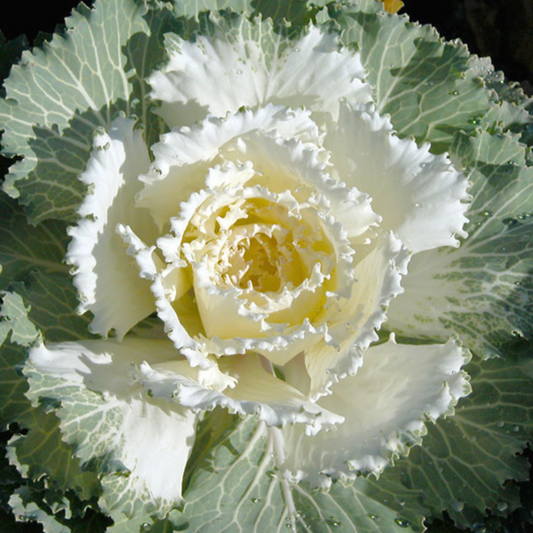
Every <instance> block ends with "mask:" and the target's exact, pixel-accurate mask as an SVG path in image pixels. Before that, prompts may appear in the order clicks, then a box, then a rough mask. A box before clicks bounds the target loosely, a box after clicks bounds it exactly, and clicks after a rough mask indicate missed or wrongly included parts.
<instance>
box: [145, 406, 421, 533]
mask: <svg viewBox="0 0 533 533" xmlns="http://www.w3.org/2000/svg"><path fill="white" fill-rule="evenodd" d="M220 415H221V413H220V412H219V411H214V412H213V413H211V414H209V415H207V417H206V420H205V421H204V423H203V424H202V426H200V429H199V434H198V436H197V440H196V449H199V448H205V449H207V450H208V451H207V453H205V454H204V457H203V458H202V459H201V460H200V461H199V462H198V465H197V467H196V469H195V471H194V473H193V475H192V478H191V480H190V483H189V487H188V489H187V491H186V492H185V500H186V505H185V508H184V510H183V513H179V512H177V511H173V512H172V513H171V515H170V517H169V519H170V520H171V521H172V522H173V523H174V525H175V527H176V529H177V530H179V531H191V532H193V531H202V532H203V533H210V532H213V533H215V532H216V533H223V532H224V533H237V532H246V533H248V532H250V533H253V532H258V533H259V532H263V531H272V532H276V531H287V530H297V531H301V532H312V533H322V532H328V533H335V532H341V531H342V532H352V533H366V532H368V533H370V532H372V533H399V532H402V531H404V532H409V531H421V530H422V522H421V521H422V519H423V516H424V515H423V513H424V511H425V509H424V508H423V507H422V506H420V504H418V502H417V500H416V498H417V496H418V493H417V492H416V491H414V490H409V489H406V488H405V487H404V486H403V485H402V484H401V483H400V482H399V480H398V479H396V477H394V475H392V476H383V478H382V479H381V480H379V481H376V480H374V479H364V478H360V479H358V480H356V481H355V482H354V483H350V484H348V485H346V486H344V485H342V484H341V483H340V482H338V483H335V484H333V487H332V488H331V490H330V492H329V493H322V492H320V491H317V490H311V489H310V488H309V487H308V486H307V485H306V484H304V483H301V484H299V485H293V484H290V483H288V482H287V481H286V480H284V479H283V477H282V475H281V474H280V472H279V471H278V470H276V461H277V458H278V455H277V453H278V452H276V450H275V445H274V444H273V442H274V441H273V440H272V433H271V432H272V431H277V430H276V429H275V428H274V429H269V428H266V427H265V426H263V425H262V424H258V423H257V421H256V420H255V419H254V418H251V417H248V418H247V419H245V420H243V421H242V422H240V423H237V424H236V425H233V426H228V425H226V424H224V423H223V424H222V425H221V426H220V427H218V429H215V428H216V425H217V424H218V421H217V419H218V418H219V416H220ZM293 528H295V529H293ZM151 531H156V529H155V527H154V529H153V530H151Z"/></svg>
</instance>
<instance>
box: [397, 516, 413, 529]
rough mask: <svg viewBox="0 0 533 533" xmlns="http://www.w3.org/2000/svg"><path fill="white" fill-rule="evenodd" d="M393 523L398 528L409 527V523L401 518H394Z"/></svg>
mask: <svg viewBox="0 0 533 533" xmlns="http://www.w3.org/2000/svg"><path fill="white" fill-rule="evenodd" d="M394 522H395V523H396V524H397V525H399V526H400V527H409V526H410V525H411V522H409V521H408V520H404V519H403V518H396V520H394Z"/></svg>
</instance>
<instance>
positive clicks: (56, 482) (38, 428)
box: [7, 407, 101, 500]
mask: <svg viewBox="0 0 533 533" xmlns="http://www.w3.org/2000/svg"><path fill="white" fill-rule="evenodd" d="M18 422H19V424H20V425H22V427H26V428H29V431H28V434H27V435H15V436H14V437H13V438H12V439H11V441H10V442H9V445H8V448H7V450H8V456H9V459H10V462H11V464H14V465H15V466H16V467H17V469H18V471H19V472H20V473H21V474H22V475H23V476H24V477H29V478H31V479H40V478H41V477H42V476H43V475H46V476H48V477H49V483H50V485H52V486H54V487H56V488H59V489H61V490H67V489H73V490H75V491H76V493H77V494H79V496H80V498H82V499H84V500H89V499H90V498H92V497H93V496H98V495H99V494H100V492H101V487H100V484H99V482H98V478H97V476H96V474H94V473H93V472H89V471H83V470H82V469H81V467H80V464H79V461H78V460H77V459H76V458H75V457H73V451H72V449H71V447H70V446H68V445H67V444H66V443H65V442H63V441H62V439H61V437H62V435H61V431H60V429H59V420H58V419H57V417H56V416H54V414H53V413H46V412H45V411H44V410H43V409H42V408H37V407H34V408H32V409H31V410H29V411H28V412H27V413H26V414H25V416H24V417H22V418H21V419H20V420H19V421H18Z"/></svg>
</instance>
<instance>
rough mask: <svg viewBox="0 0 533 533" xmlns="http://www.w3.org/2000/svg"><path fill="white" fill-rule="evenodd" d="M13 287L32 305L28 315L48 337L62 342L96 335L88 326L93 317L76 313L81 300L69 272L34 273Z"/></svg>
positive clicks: (51, 340) (46, 338)
mask: <svg viewBox="0 0 533 533" xmlns="http://www.w3.org/2000/svg"><path fill="white" fill-rule="evenodd" d="M11 289H13V290H16V291H17V293H18V294H20V295H21V296H22V297H23V298H24V301H25V302H26V303H28V304H29V317H30V319H31V321H32V322H33V324H35V325H36V326H37V327H38V328H39V329H40V331H41V332H42V334H43V337H44V339H45V340H47V341H50V342H61V341H72V340H75V339H90V338H94V335H92V334H91V333H90V332H89V329H88V327H89V324H90V322H91V316H90V315H89V314H87V313H86V314H84V315H79V314H78V313H76V307H77V305H78V299H77V296H76V291H75V289H74V286H73V285H72V281H71V279H70V276H69V275H68V274H67V275H65V274H61V273H57V272H53V273H50V274H42V273H40V272H34V273H32V274H30V275H29V276H28V277H27V278H26V280H25V282H24V283H23V284H22V283H14V284H12V285H11Z"/></svg>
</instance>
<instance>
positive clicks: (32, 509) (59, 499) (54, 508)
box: [10, 483, 110, 533]
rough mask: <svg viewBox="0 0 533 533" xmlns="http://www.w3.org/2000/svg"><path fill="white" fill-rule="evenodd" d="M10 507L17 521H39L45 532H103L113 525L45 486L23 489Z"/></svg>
mask: <svg viewBox="0 0 533 533" xmlns="http://www.w3.org/2000/svg"><path fill="white" fill-rule="evenodd" d="M10 504H11V505H12V508H13V512H14V513H15V515H16V517H17V520H19V521H24V522H28V521H36V522H40V523H41V524H42V525H43V528H44V532H45V533H49V532H57V533H103V532H104V531H105V530H106V526H107V525H108V524H109V522H110V520H109V519H108V518H106V517H105V516H104V515H102V514H101V513H97V512H95V511H93V510H92V509H90V508H87V506H86V505H85V504H82V502H80V501H79V500H77V499H76V498H74V497H73V496H72V493H63V492H57V491H53V490H50V489H47V488H46V487H45V486H43V484H42V483H27V484H25V485H23V486H21V487H20V488H18V489H17V490H16V491H15V492H14V493H13V495H12V497H11V499H10ZM17 531H18V530H17Z"/></svg>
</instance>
